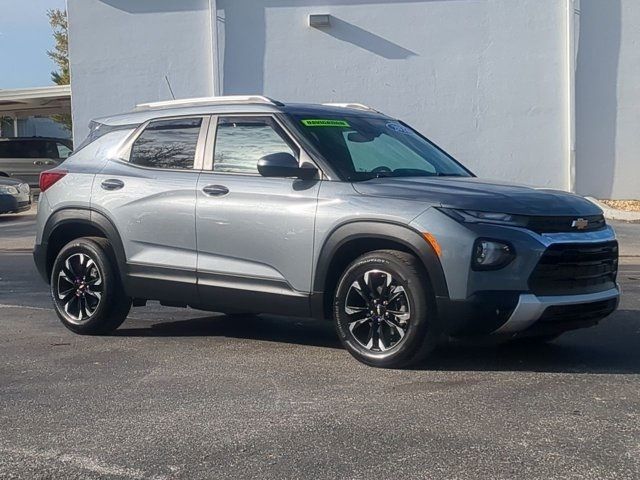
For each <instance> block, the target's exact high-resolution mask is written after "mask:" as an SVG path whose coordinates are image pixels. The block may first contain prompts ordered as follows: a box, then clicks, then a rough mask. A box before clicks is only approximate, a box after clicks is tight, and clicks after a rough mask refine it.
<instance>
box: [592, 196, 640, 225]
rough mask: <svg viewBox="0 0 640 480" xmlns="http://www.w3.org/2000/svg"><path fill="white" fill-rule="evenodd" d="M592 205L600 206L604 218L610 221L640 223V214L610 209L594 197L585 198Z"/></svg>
mask: <svg viewBox="0 0 640 480" xmlns="http://www.w3.org/2000/svg"><path fill="white" fill-rule="evenodd" d="M585 198H586V199H587V200H589V201H590V202H591V203H594V204H596V205H597V206H599V207H600V208H601V209H602V211H603V212H604V218H606V219H608V220H622V221H624V222H631V223H640V212H627V211H625V210H617V209H615V208H611V207H608V206H607V205H605V204H604V203H601V202H599V201H598V200H596V199H595V198H593V197H585Z"/></svg>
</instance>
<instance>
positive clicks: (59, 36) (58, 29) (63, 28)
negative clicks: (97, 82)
mask: <svg viewBox="0 0 640 480" xmlns="http://www.w3.org/2000/svg"><path fill="white" fill-rule="evenodd" d="M47 17H49V24H50V25H51V29H52V30H53V38H54V40H55V46H54V49H53V50H49V51H47V55H48V56H49V58H51V60H53V62H54V63H55V64H56V66H57V67H58V69H57V70H55V71H53V72H51V80H53V83H55V84H57V85H69V83H70V80H71V76H70V73H69V29H68V22H67V12H66V10H58V9H55V10H48V11H47ZM52 118H53V119H54V120H55V121H56V122H59V123H62V124H63V125H64V126H65V127H66V128H67V129H68V130H71V115H53V116H52Z"/></svg>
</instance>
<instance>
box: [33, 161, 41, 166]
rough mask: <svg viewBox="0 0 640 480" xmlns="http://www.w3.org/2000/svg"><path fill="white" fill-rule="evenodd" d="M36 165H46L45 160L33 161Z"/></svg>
mask: <svg viewBox="0 0 640 480" xmlns="http://www.w3.org/2000/svg"><path fill="white" fill-rule="evenodd" d="M33 164H34V165H38V166H42V165H44V162H43V161H42V160H36V161H35V162H33Z"/></svg>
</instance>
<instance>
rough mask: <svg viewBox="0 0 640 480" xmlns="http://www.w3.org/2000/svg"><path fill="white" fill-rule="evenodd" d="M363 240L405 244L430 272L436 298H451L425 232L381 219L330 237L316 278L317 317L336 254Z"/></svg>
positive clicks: (342, 227)
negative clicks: (346, 246)
mask: <svg viewBox="0 0 640 480" xmlns="http://www.w3.org/2000/svg"><path fill="white" fill-rule="evenodd" d="M363 238H371V239H380V240H385V241H390V242H395V243H399V244H401V245H403V246H404V247H405V248H407V249H408V250H409V251H411V252H412V253H413V254H414V255H416V256H417V257H418V258H419V259H420V261H421V262H422V264H423V265H424V267H425V270H426V271H427V275H428V276H429V280H430V282H431V286H432V288H433V291H434V293H435V296H436V297H442V298H449V289H448V287H447V281H446V278H445V275H444V270H443V268H442V264H441V263H440V258H439V257H438V255H437V254H436V252H435V251H434V249H433V247H432V246H431V245H430V244H429V243H428V242H427V241H426V240H425V239H424V237H423V236H422V233H421V232H419V231H417V230H415V229H413V228H411V227H408V226H407V225H406V224H400V223H395V222H389V221H380V220H364V219H363V220H353V221H349V222H347V223H344V224H341V225H339V226H337V227H336V228H335V229H334V230H333V231H332V232H331V233H330V234H329V235H328V236H327V239H326V240H325V242H324V245H323V246H322V248H321V249H320V254H319V256H318V261H317V264H316V268H315V273H314V277H313V288H312V291H313V294H312V305H313V310H314V316H320V315H322V314H321V311H322V310H323V307H322V305H320V303H321V302H320V298H321V297H323V295H324V293H325V290H326V288H325V287H326V284H327V281H328V280H329V277H328V274H329V269H330V267H331V263H332V260H333V258H334V255H335V254H336V252H338V251H339V250H340V248H342V247H343V246H344V245H346V244H347V243H349V242H351V241H354V240H359V239H363Z"/></svg>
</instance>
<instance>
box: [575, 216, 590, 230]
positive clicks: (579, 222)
mask: <svg viewBox="0 0 640 480" xmlns="http://www.w3.org/2000/svg"><path fill="white" fill-rule="evenodd" d="M571 226H572V227H573V228H577V229H578V230H584V229H585V228H587V227H588V226H589V220H587V219H586V218H578V219H576V220H574V221H573V222H571Z"/></svg>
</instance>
